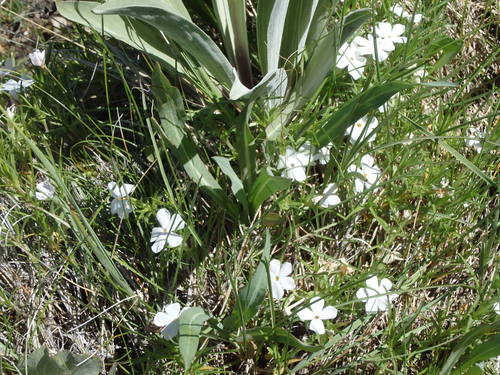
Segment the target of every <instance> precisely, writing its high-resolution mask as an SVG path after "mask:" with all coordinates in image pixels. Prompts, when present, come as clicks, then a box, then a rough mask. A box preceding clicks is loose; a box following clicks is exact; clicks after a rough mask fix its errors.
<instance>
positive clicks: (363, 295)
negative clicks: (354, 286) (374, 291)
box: [356, 288, 368, 302]
mask: <svg viewBox="0 0 500 375" xmlns="http://www.w3.org/2000/svg"><path fill="white" fill-rule="evenodd" d="M356 298H357V299H359V300H360V301H362V302H366V301H367V300H368V292H367V290H366V288H360V289H358V291H357V292H356Z"/></svg>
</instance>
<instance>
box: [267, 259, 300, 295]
mask: <svg viewBox="0 0 500 375" xmlns="http://www.w3.org/2000/svg"><path fill="white" fill-rule="evenodd" d="M291 273H292V265H291V264H290V263H288V262H284V263H283V264H281V262H280V261H279V260H277V259H273V260H271V261H270V262H269V278H270V279H271V291H272V294H273V298H274V299H281V298H283V295H284V294H285V290H293V289H295V281H294V280H293V279H292V278H291V277H290V274H291Z"/></svg>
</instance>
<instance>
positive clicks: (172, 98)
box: [153, 66, 238, 218]
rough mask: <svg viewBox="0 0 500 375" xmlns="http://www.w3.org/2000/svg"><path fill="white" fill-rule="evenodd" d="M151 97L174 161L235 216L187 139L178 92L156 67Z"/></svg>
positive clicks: (229, 204) (232, 205)
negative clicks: (154, 100) (179, 163)
mask: <svg viewBox="0 0 500 375" xmlns="http://www.w3.org/2000/svg"><path fill="white" fill-rule="evenodd" d="M153 94H154V96H155V98H156V101H157V109H158V113H159V114H160V120H161V126H162V130H163V131H162V136H163V137H164V138H165V139H166V140H167V142H168V143H169V145H170V146H171V147H172V151H173V152H174V154H175V156H176V157H177V159H178V160H179V161H180V162H181V163H182V165H183V167H184V169H185V170H186V173H187V174H188V175H189V177H191V179H192V180H193V181H194V182H195V183H197V184H198V186H199V187H200V189H201V190H202V191H204V192H205V193H206V194H208V195H209V196H210V197H211V198H212V199H214V200H215V201H216V202H217V203H218V204H220V205H221V206H222V207H225V208H226V209H227V210H228V212H229V213H230V214H231V215H232V216H233V217H235V218H236V217H238V209H237V207H236V205H235V204H234V203H233V202H231V201H230V200H229V199H228V197H227V195H226V194H225V193H224V192H223V191H222V188H221V186H220V185H219V183H218V182H217V181H216V180H215V178H214V177H213V176H212V174H211V173H210V171H209V170H208V168H207V166H206V165H205V164H204V163H203V161H202V160H201V158H200V156H199V155H198V152H197V151H196V147H195V145H194V143H193V141H192V140H191V139H190V138H189V136H188V134H187V132H186V127H185V112H184V105H183V102H182V97H181V94H180V92H179V90H178V89H177V88H175V87H173V86H171V85H170V82H169V81H168V79H167V78H166V77H165V76H164V75H163V73H162V72H161V69H160V67H159V66H156V68H155V70H154V72H153Z"/></svg>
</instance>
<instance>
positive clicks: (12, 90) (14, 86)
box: [0, 78, 35, 100]
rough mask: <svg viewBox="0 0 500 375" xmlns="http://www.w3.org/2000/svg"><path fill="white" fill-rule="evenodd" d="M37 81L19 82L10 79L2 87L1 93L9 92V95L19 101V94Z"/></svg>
mask: <svg viewBox="0 0 500 375" xmlns="http://www.w3.org/2000/svg"><path fill="white" fill-rule="evenodd" d="M33 83H35V81H33V80H32V79H25V78H20V79H19V81H16V80H13V79H9V80H8V81H7V82H5V83H4V84H3V85H2V86H0V91H7V92H8V93H9V95H10V96H11V97H12V98H13V99H15V100H17V99H18V96H17V94H18V93H19V92H20V91H21V90H23V89H25V88H26V87H28V86H31V85H32V84H33Z"/></svg>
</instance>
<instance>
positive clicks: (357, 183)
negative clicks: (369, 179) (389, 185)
mask: <svg viewBox="0 0 500 375" xmlns="http://www.w3.org/2000/svg"><path fill="white" fill-rule="evenodd" d="M364 190H365V183H364V181H363V180H362V179H360V178H356V179H355V180H354V191H355V192H356V193H362V192H363V191H364Z"/></svg>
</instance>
